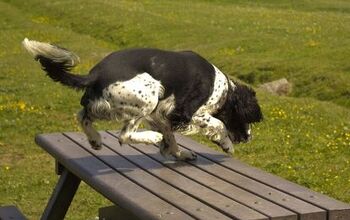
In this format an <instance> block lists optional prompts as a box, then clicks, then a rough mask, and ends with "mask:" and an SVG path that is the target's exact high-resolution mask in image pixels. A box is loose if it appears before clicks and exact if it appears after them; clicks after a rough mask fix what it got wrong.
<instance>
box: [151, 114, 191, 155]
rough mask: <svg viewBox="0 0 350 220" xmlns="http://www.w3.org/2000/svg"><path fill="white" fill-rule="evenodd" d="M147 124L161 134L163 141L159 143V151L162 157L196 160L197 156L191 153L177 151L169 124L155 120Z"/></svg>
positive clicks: (177, 147)
mask: <svg viewBox="0 0 350 220" xmlns="http://www.w3.org/2000/svg"><path fill="white" fill-rule="evenodd" d="M148 122H149V124H150V125H151V127H152V129H155V130H158V131H160V132H161V133H162V134H163V140H162V142H161V143H160V146H159V149H160V153H161V154H162V155H163V156H164V157H168V156H169V155H172V156H173V157H175V158H176V159H177V160H195V159H196V158H197V155H196V154H195V153H194V152H193V151H188V150H180V149H179V146H178V145H177V143H176V140H175V136H174V134H173V132H172V130H171V125H170V123H167V122H164V121H162V120H157V119H154V120H152V121H148Z"/></svg>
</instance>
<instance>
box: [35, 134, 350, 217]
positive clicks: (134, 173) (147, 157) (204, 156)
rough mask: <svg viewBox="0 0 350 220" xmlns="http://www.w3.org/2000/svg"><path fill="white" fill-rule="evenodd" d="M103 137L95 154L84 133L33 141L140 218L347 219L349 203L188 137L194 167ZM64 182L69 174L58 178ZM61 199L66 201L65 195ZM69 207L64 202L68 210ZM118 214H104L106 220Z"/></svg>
mask: <svg viewBox="0 0 350 220" xmlns="http://www.w3.org/2000/svg"><path fill="white" fill-rule="evenodd" d="M101 134H102V138H103V143H104V146H103V148H102V149H101V150H99V151H95V150H93V149H92V148H91V147H90V145H89V143H88V141H87V139H86V137H85V135H83V134H81V133H63V134H58V133H56V134H47V135H39V136H37V138H36V141H37V143H38V144H39V145H41V146H42V147H43V148H44V149H45V150H46V151H48V152H49V153H50V154H51V155H52V156H53V157H54V158H55V159H56V160H57V165H58V166H57V168H59V169H57V170H62V169H61V168H62V167H66V168H67V170H69V173H71V174H72V175H73V176H75V177H76V178H78V179H82V180H83V181H85V182H86V183H87V184H88V185H90V186H91V187H92V188H94V189H95V190H96V191H98V192H100V193H101V194H102V195H104V196H105V197H106V198H108V199H109V200H111V201H112V202H113V203H114V204H116V205H118V206H120V208H121V210H127V212H130V213H133V214H134V215H135V217H136V218H139V219H238V220H239V219H242V220H246V219H250V220H254V219H255V220H258V219H259V220H260V219H271V220H282V219H283V220H296V219H298V220H326V219H328V220H348V219H350V217H349V216H350V215H349V212H350V206H349V205H348V204H345V203H342V202H339V201H337V200H334V199H331V198H329V197H327V196H324V195H322V194H319V193H316V192H313V191H311V190H309V189H306V188H304V187H302V186H299V185H297V184H294V183H291V182H289V181H286V180H284V179H282V178H279V177H276V176H274V175H271V174H268V173H266V172H264V171H261V170H259V169H256V168H253V167H251V166H249V165H246V164H244V163H242V162H240V161H237V160H235V159H233V158H231V157H228V156H227V155H225V154H223V153H220V152H217V151H214V150H212V149H210V148H209V147H206V146H203V145H200V144H199V143H197V142H195V141H193V140H191V139H189V138H187V137H183V136H181V135H178V134H176V138H177V141H178V143H179V145H180V148H182V149H190V150H193V151H195V152H196V153H197V154H198V159H197V160H196V161H189V162H181V161H176V162H174V161H172V160H168V159H165V158H164V157H162V156H161V155H160V154H159V149H158V148H157V146H154V145H144V144H130V145H123V146H120V145H119V142H118V139H117V138H118V136H117V135H116V133H115V132H101ZM58 173H61V172H58ZM64 175H66V174H65V171H64V172H63V173H62V175H61V178H63V177H64ZM59 185H62V184H58V186H57V189H56V190H58V189H59V188H60V187H59ZM61 188H69V187H61ZM56 194H58V195H59V196H61V197H62V198H64V197H65V196H64V194H67V193H56ZM68 194H69V195H72V193H68ZM73 195H74V194H73ZM52 197H55V193H54V194H53V196H52ZM51 200H52V199H51ZM56 200H57V199H56ZM67 201H68V200H67V199H65V200H64V201H63V203H66V204H68V206H69V204H70V201H69V202H67ZM56 203H57V202H56ZM48 206H49V205H48ZM68 206H67V205H66V208H62V209H63V210H64V209H67V208H68ZM47 210H50V209H49V208H48V209H47ZM106 210H107V209H105V211H106ZM113 210H115V209H113V208H111V209H108V210H107V211H106V212H104V213H105V214H106V216H107V215H109V214H113ZM62 213H63V212H62ZM64 213H65V212H64ZM115 213H116V212H115ZM117 213H119V214H120V213H121V212H117ZM123 213H124V214H125V212H123ZM63 216H64V215H63ZM113 216H115V215H113ZM121 218H124V217H121ZM47 219H49V218H47ZM50 219H52V218H50ZM57 219H62V218H57Z"/></svg>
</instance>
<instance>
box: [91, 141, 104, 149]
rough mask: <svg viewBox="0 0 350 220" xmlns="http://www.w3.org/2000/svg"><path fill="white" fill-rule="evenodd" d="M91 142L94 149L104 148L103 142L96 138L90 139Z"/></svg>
mask: <svg viewBox="0 0 350 220" xmlns="http://www.w3.org/2000/svg"><path fill="white" fill-rule="evenodd" d="M89 143H90V145H91V147H92V149H94V150H101V148H102V142H101V141H96V140H89Z"/></svg>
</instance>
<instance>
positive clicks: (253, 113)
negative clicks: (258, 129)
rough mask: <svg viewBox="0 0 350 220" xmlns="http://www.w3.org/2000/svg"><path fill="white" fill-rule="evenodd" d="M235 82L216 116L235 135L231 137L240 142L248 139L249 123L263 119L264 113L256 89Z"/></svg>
mask: <svg viewBox="0 0 350 220" xmlns="http://www.w3.org/2000/svg"><path fill="white" fill-rule="evenodd" d="M234 84H235V85H236V87H235V88H232V87H231V86H229V91H228V94H227V100H226V102H225V104H224V106H223V107H222V108H221V109H220V110H219V111H218V112H217V113H216V114H215V115H214V117H215V118H218V119H219V120H221V121H222V122H223V123H224V124H225V126H226V128H227V130H228V131H229V134H230V135H233V136H234V137H232V136H231V137H230V139H231V140H234V141H235V142H236V143H238V142H241V141H243V142H244V141H247V140H248V138H249V137H248V135H247V133H246V131H247V128H248V126H249V124H251V123H255V122H260V121H262V120H263V115H262V112H261V109H260V106H259V104H258V101H257V99H256V94H255V91H254V90H253V89H251V88H249V87H248V86H245V85H242V84H239V83H237V82H235V83H234Z"/></svg>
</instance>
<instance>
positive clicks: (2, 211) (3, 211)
mask: <svg viewBox="0 0 350 220" xmlns="http://www.w3.org/2000/svg"><path fill="white" fill-rule="evenodd" d="M26 219H27V218H26V217H25V216H24V215H23V214H22V213H21V211H19V210H18V209H17V207H16V206H13V205H8V206H1V207H0V220H26Z"/></svg>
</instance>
